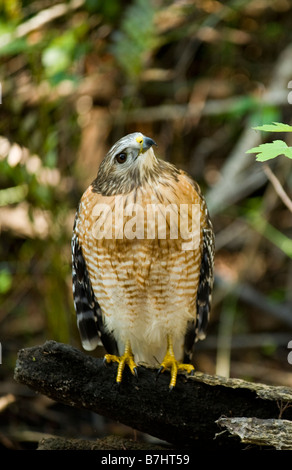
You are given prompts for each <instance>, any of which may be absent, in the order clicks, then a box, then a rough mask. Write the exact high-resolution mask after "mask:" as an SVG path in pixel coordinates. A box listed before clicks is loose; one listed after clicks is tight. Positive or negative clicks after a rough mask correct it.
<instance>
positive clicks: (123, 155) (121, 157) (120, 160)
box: [116, 152, 127, 163]
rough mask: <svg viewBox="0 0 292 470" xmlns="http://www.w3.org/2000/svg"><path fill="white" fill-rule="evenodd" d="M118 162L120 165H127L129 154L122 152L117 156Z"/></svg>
mask: <svg viewBox="0 0 292 470" xmlns="http://www.w3.org/2000/svg"><path fill="white" fill-rule="evenodd" d="M116 160H117V162H118V163H125V161H126V160H127V154H126V153H124V152H122V153H119V154H118V155H117V156H116Z"/></svg>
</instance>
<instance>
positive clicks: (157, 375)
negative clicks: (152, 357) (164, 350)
mask: <svg viewBox="0 0 292 470" xmlns="http://www.w3.org/2000/svg"><path fill="white" fill-rule="evenodd" d="M163 369H164V367H163V366H161V367H159V369H158V371H157V372H156V380H157V379H158V377H159V376H160V374H161V372H162V371H163Z"/></svg>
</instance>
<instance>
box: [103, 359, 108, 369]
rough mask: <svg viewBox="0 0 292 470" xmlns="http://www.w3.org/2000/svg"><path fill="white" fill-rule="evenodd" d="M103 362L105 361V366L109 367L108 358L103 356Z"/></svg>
mask: <svg viewBox="0 0 292 470" xmlns="http://www.w3.org/2000/svg"><path fill="white" fill-rule="evenodd" d="M102 362H103V365H104V366H105V367H107V366H108V362H107V360H106V358H105V357H104V358H103V361H102Z"/></svg>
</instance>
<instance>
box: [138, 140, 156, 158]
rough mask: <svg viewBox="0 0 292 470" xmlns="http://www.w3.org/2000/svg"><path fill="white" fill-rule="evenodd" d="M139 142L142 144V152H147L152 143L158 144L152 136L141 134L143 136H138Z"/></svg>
mask: <svg viewBox="0 0 292 470" xmlns="http://www.w3.org/2000/svg"><path fill="white" fill-rule="evenodd" d="M136 140H137V142H138V144H140V153H139V154H141V153H145V152H147V150H149V149H150V147H152V145H156V146H157V144H156V142H154V140H153V139H150V137H146V136H143V137H142V136H141V137H137V139H136Z"/></svg>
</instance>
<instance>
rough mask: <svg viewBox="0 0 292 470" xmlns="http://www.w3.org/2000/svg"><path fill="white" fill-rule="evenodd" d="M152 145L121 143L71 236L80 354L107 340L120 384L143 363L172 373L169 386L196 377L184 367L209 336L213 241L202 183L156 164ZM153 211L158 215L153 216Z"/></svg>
mask: <svg viewBox="0 0 292 470" xmlns="http://www.w3.org/2000/svg"><path fill="white" fill-rule="evenodd" d="M153 145H154V141H153V140H152V139H149V138H147V137H145V136H143V135H142V134H141V133H134V134H130V135H128V136H126V137H124V138H122V139H120V140H119V141H118V142H117V143H116V144H115V145H114V146H113V147H112V149H111V150H110V151H109V153H108V154H107V155H106V157H105V159H104V160H103V162H102V163H101V165H100V168H99V171H98V175H97V178H96V179H95V180H94V182H93V183H92V184H91V185H90V187H89V188H88V189H87V190H86V191H85V193H84V194H83V196H82V198H81V201H80V204H79V207H78V211H77V214H76V219H75V225H74V232H73V237H72V253H73V256H72V263H73V291H74V301H75V308H76V312H77V321H78V326H79V330H80V334H81V339H82V342H83V346H84V348H85V349H89V350H90V349H94V348H95V347H96V345H97V342H98V339H99V338H100V339H101V340H102V342H103V344H104V346H105V348H106V350H107V352H108V353H109V354H108V355H106V361H107V362H111V361H116V362H118V363H119V372H118V375H117V381H118V382H119V381H121V378H122V371H123V368H124V366H125V364H128V365H129V367H130V369H131V370H132V372H134V371H135V370H136V364H137V363H138V362H140V361H142V362H146V363H148V364H150V365H158V364H161V367H162V370H163V369H164V368H170V369H171V375H172V379H171V384H170V386H171V387H172V386H174V385H175V380H176V373H177V370H179V369H183V370H187V371H188V372H191V370H192V367H189V366H185V365H182V364H180V363H179V362H178V361H177V359H178V360H179V361H181V360H183V358H186V357H187V356H190V354H191V351H192V347H193V344H194V342H195V341H196V340H197V339H202V338H203V337H204V336H205V330H206V326H207V323H208V317H209V310H210V299H211V291H212V285H213V257H214V235H213V230H212V225H211V222H210V219H209V215H208V211H207V207H206V203H205V200H204V198H203V197H202V195H201V192H200V189H199V186H198V185H197V183H195V182H194V181H193V180H192V179H191V178H190V177H189V176H188V175H187V174H186V173H184V172H183V171H181V170H178V169H177V168H176V167H174V166H173V165H171V164H170V163H167V162H164V161H161V160H158V159H157V158H156V157H155V155H154V152H153V148H152V146H153ZM152 207H155V210H156V209H157V208H158V210H157V212H156V213H155V212H154V213H152V216H150V214H151V211H149V212H147V211H148V210H149V208H152ZM186 207H187V212H186V214H187V215H186V217H182V216H183V214H184V212H183V210H184V208H186ZM193 207H195V208H197V209H198V211H197V212H196V214H197V215H199V216H200V225H199V226H198V227H197V228H198V230H197V231H196V238H193V240H192V241H193V245H192V246H194V249H189V248H187V249H184V247H186V245H185V243H186V242H188V240H186V237H185V236H184V234H185V233H187V232H186V231H189V227H190V222H191V216H192V215H193V212H192V208H193ZM131 208H135V211H134V212H131V211H130V212H129V213H128V215H127V210H129V209H131ZM165 208H167V210H166V211H165V210H164V209H165ZM177 208H178V209H177ZM147 230H148V232H147ZM161 234H162V235H163V237H161ZM149 235H150V237H149ZM164 235H165V236H164ZM187 246H188V247H189V245H187Z"/></svg>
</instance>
